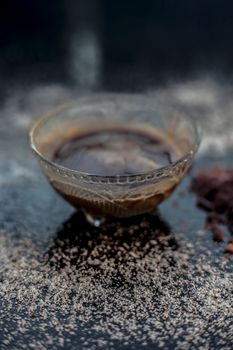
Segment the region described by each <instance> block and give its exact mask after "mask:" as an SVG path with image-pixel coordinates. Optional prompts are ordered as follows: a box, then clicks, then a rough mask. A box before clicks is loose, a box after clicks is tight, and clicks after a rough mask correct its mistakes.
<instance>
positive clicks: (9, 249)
mask: <svg viewBox="0 0 233 350" xmlns="http://www.w3.org/2000/svg"><path fill="white" fill-rule="evenodd" d="M76 94H77V91H71V90H69V89H68V88H65V87H62V86H59V85H58V86H53V85H51V86H41V87H37V88H36V87H35V88H31V87H30V91H28V92H26V91H25V90H24V89H21V87H20V89H19V90H18V91H17V90H16V91H15V92H13V91H11V95H10V97H9V98H7V99H6V101H5V103H4V105H3V106H2V107H1V108H2V109H1V112H2V116H3V117H2V118H3V122H2V124H1V128H0V136H1V137H0V149H1V150H5V152H0V160H1V162H0V207H1V211H0V349H1V350H2V349H3V350H6V349H7V350H8V349H12V350H20V349H36V350H44V349H51V350H53V349H69V350H80V349H84V350H85V349H88V350H89V349H91V350H92V349H93V350H94V349H101V348H103V349H143V348H145V349H151V350H152V349H153V350H154V349H160V348H161V349H185V350H186V349H224V350H225V349H226V350H227V349H229V350H231V349H232V348H233V272H232V261H233V256H232V255H230V254H229V253H225V249H226V246H225V243H224V242H223V243H221V242H214V241H213V240H212V236H211V233H210V232H209V231H208V230H203V229H202V228H203V224H204V222H205V213H204V212H203V211H202V210H199V209H198V208H196V206H195V202H196V197H195V194H193V193H190V192H189V187H190V181H191V177H192V175H191V176H188V177H187V178H186V179H185V180H184V181H183V182H182V184H181V186H180V187H179V189H178V190H177V191H176V192H175V193H174V195H173V196H172V198H170V199H169V200H168V201H166V202H164V204H162V205H161V206H160V208H159V210H160V214H158V213H155V214H154V215H151V216H143V217H140V218H133V219H131V220H127V221H123V222H121V224H120V223H106V224H105V225H104V226H103V227H101V228H100V229H94V228H91V227H90V226H89V225H88V224H87V223H86V222H85V220H84V219H83V217H82V215H81V214H80V213H76V214H74V213H73V211H72V209H71V208H69V207H68V206H67V205H66V204H65V203H64V202H63V201H62V200H61V199H59V197H58V196H57V195H56V194H55V193H53V191H52V189H51V188H50V186H49V185H48V184H47V182H46V181H45V179H43V177H42V175H41V173H40V171H39V168H38V167H37V166H36V162H35V161H34V160H33V158H32V156H31V154H30V151H29V149H28V145H27V141H26V137H25V135H26V133H27V127H28V124H30V122H31V120H32V116H33V115H38V114H39V113H40V112H42V111H43V110H44V111H45V110H47V109H48V108H50V107H51V106H52V105H55V104H57V103H58V102H59V101H64V100H66V99H68V98H72V97H74V96H76ZM151 96H153V98H154V99H155V100H156V101H157V103H158V111H160V107H161V111H163V109H164V108H166V106H167V104H168V101H169V104H170V107H171V108H172V109H173V107H174V108H175V109H178V110H181V111H182V112H184V113H186V112H190V110H191V111H192V114H193V115H194V117H195V118H196V119H197V120H199V121H200V122H203V129H204V130H205V131H208V132H206V135H205V137H204V141H203V143H202V147H201V149H200V152H199V160H198V161H197V162H196V165H195V166H194V171H197V172H198V171H199V170H200V169H201V168H204V167H208V166H209V165H211V164H210V163H213V165H215V164H216V163H217V164H219V163H221V164H223V163H227V164H226V165H228V163H230V162H231V161H232V146H233V139H232V130H233V129H232V121H233V119H232V110H233V104H232V99H231V96H232V87H231V86H227V85H224V84H223V82H222V81H221V82H217V81H214V80H211V79H199V80H198V79H197V80H196V81H190V82H186V83H177V84H175V83H174V84H170V85H168V86H167V87H164V88H161V89H157V90H156V92H151ZM164 106H165V107H164ZM170 107H169V108H170ZM4 118H6V119H4ZM4 120H5V121H7V122H5V123H4ZM15 145H17V152H16V151H15ZM210 147H213V149H214V152H213V151H212V149H211V151H209V148H210ZM221 164H220V165H221ZM63 222H64V224H61V223H63ZM219 240H220V239H219ZM220 241H221V240H220ZM230 248H231V247H230V246H229V249H230ZM232 249H233V248H232Z"/></svg>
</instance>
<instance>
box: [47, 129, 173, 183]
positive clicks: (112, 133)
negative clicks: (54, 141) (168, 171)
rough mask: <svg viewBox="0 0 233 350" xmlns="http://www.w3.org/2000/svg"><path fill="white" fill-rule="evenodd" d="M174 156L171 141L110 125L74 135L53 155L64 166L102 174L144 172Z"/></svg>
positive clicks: (166, 163) (165, 162) (169, 162)
mask: <svg viewBox="0 0 233 350" xmlns="http://www.w3.org/2000/svg"><path fill="white" fill-rule="evenodd" d="M175 158H176V156H175V151H174V149H173V147H172V146H171V144H170V143H168V142H166V141H165V140H164V139H163V138H160V137H158V135H156V134H155V135H153V134H152V133H150V134H149V133H147V132H143V131H142V132H140V131H138V130H135V131H134V130H132V129H131V130H124V129H123V130H120V129H119V130H118V129H114V128H113V129H108V130H102V131H91V132H89V133H85V134H84V133H83V134H80V135H77V136H76V137H75V138H72V139H71V140H68V141H66V142H64V143H63V144H62V145H61V146H60V147H59V148H58V149H57V150H56V152H55V153H54V155H53V161H54V162H56V163H58V164H60V165H62V166H64V167H66V168H69V169H72V170H78V171H81V172H85V173H89V174H95V175H105V176H106V175H108V176H111V175H113V176H114V175H132V174H135V173H142V172H148V171H151V170H155V169H158V168H161V167H163V166H166V165H168V164H171V163H172V161H174V160H175Z"/></svg>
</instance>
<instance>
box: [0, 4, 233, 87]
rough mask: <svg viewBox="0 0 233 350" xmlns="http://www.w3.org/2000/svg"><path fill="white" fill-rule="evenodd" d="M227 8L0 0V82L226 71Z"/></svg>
mask: <svg viewBox="0 0 233 350" xmlns="http://www.w3.org/2000/svg"><path fill="white" fill-rule="evenodd" d="M232 10H233V4H232V2H231V1H227V0H221V1H220V0H204V1H203V0H202V1H201V0H190V1H187V0H180V1H174V0H169V1H164V0H163V1H162V0H160V1H158V0H157V1H156V0H117V1H111V0H85V1H81V0H76V1H72V0H49V1H48V0H40V1H30V0H7V1H6V0H3V1H1V5H0V75H1V81H2V83H1V85H2V86H4V87H5V88H6V87H8V88H10V87H11V86H12V85H15V84H18V83H19V84H22V82H23V83H24V85H26V86H27V85H30V84H33V83H35V82H51V81H52V82H62V83H64V84H74V85H75V86H79V87H81V88H89V89H93V90H96V89H105V90H106V89H108V90H118V89H126V90H131V89H132V90H141V89H144V88H148V87H151V86H155V85H156V84H161V83H164V82H166V81H167V80H171V79H177V78H178V79H185V78H186V77H187V76H190V75H192V76H193V75H195V74H200V73H201V74H203V72H204V73H206V72H211V74H217V75H223V76H227V77H231V75H232V65H231V62H232V59H233V45H232V37H233V26H232ZM3 90H4V89H3Z"/></svg>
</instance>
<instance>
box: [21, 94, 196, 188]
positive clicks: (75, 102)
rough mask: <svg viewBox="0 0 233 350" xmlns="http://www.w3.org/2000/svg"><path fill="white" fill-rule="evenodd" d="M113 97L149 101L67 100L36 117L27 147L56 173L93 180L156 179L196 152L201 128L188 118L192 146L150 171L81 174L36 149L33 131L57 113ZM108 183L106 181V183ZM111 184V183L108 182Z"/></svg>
mask: <svg viewBox="0 0 233 350" xmlns="http://www.w3.org/2000/svg"><path fill="white" fill-rule="evenodd" d="M114 97H119V98H120V97H124V98H127V97H128V98H134V99H136V98H143V99H145V100H148V101H149V100H151V98H152V97H151V96H150V95H146V94H133V93H132V94H130V93H92V94H90V95H87V96H80V97H79V98H76V99H73V100H69V101H68V102H65V103H61V104H59V105H57V106H55V107H53V108H51V109H49V110H48V111H47V112H45V113H43V114H42V115H40V116H39V117H37V118H36V119H35V120H34V121H33V122H32V124H31V127H30V128H29V133H28V136H29V145H30V147H31V149H32V151H33V152H34V154H35V155H36V156H37V157H38V158H39V159H41V160H42V161H44V162H45V163H46V164H47V165H49V166H50V167H52V168H55V169H56V170H57V171H58V172H65V173H66V174H67V175H68V174H72V175H76V176H79V177H86V178H89V177H90V178H93V177H94V178H95V179H96V180H101V179H105V180H107V179H110V180H113V179H116V180H117V179H119V178H121V179H125V180H126V179H131V178H135V177H145V176H152V177H153V178H154V177H156V175H161V173H163V172H167V171H169V170H171V168H173V167H175V166H176V165H178V164H180V163H183V162H184V161H185V160H186V159H187V158H188V157H189V156H192V157H193V156H194V155H195V153H196V152H197V150H198V148H199V146H200V143H201V136H202V132H201V128H200V126H199V124H197V122H196V121H194V120H193V119H191V118H190V117H189V116H187V115H186V116H185V117H183V118H185V120H188V121H189V123H190V124H191V125H192V127H193V130H194V133H195V142H194V144H193V145H192V146H191V147H190V148H189V149H188V151H187V152H186V153H185V155H183V156H182V157H180V158H178V159H176V160H175V161H174V162H172V163H171V164H168V165H166V166H163V167H160V168H156V169H153V170H150V171H146V172H137V173H134V174H129V175H99V174H94V173H87V172H83V171H79V170H74V169H70V168H67V167H64V166H62V165H60V164H58V163H56V162H54V161H52V160H50V159H48V158H47V157H45V156H44V155H43V154H42V153H41V152H40V151H39V150H38V149H37V147H36V145H35V142H34V137H35V131H36V129H37V128H38V127H39V126H40V125H42V124H43V123H45V122H46V121H47V120H48V119H50V118H52V117H55V116H56V114H57V113H59V112H62V111H63V110H66V109H69V108H72V107H74V106H78V104H79V103H80V104H82V103H85V101H94V99H97V101H98V100H99V99H101V98H102V99H104V100H110V101H111V98H114ZM106 182H108V181H106ZM110 182H111V181H110Z"/></svg>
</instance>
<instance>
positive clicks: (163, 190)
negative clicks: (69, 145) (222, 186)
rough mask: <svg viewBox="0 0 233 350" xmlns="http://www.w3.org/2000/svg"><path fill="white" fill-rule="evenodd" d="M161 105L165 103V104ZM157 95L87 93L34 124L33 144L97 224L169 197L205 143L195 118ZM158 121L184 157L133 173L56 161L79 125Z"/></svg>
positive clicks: (63, 191)
mask: <svg viewBox="0 0 233 350" xmlns="http://www.w3.org/2000/svg"><path fill="white" fill-rule="evenodd" d="M160 109H161V108H160ZM160 109H159V108H158V106H157V105H156V102H155V101H154V99H153V98H152V97H148V96H146V95H134V94H132V95H130V94H104V95H91V96H89V97H82V98H80V99H78V100H77V101H74V102H70V103H67V104H64V105H62V106H59V107H58V108H55V109H53V110H51V111H49V112H48V113H46V114H45V115H44V116H42V117H41V118H40V119H39V120H37V121H36V122H35V123H34V125H33V126H32V128H31V130H30V134H29V137H30V145H31V148H32V150H33V151H34V153H35V154H36V156H37V158H38V160H39V164H40V166H41V168H42V170H43V172H44V174H45V175H46V176H47V177H48V180H49V182H50V184H51V185H52V186H53V187H54V189H55V190H56V191H57V192H58V193H59V194H60V195H61V196H62V197H63V198H65V199H66V200H67V201H68V202H69V203H70V204H71V205H73V206H74V207H75V208H78V209H81V210H83V212H84V213H85V215H86V218H87V220H88V221H89V222H91V223H92V224H94V225H95V226H98V225H100V223H101V222H102V221H103V220H104V219H105V218H106V217H118V218H122V217H130V216H134V215H139V214H143V213H147V212H151V211H153V210H154V208H155V207H156V206H157V205H158V204H159V203H161V202H162V201H163V200H164V199H166V198H167V197H168V196H169V195H170V194H171V193H172V191H173V190H174V189H175V188H176V186H177V185H178V184H179V183H180V181H181V180H182V178H183V177H184V175H185V174H186V172H187V170H188V169H189V168H190V166H191V163H192V160H193V157H194V155H195V153H196V151H197V149H198V146H199V143H200V133H199V130H198V128H197V127H196V125H195V123H194V122H193V120H191V119H189V118H188V117H187V116H185V115H182V114H180V113H176V112H175V111H172V112H169V111H167V112H163V113H162V114H161V112H160V113H159V110H160ZM122 123H124V125H126V126H127V125H128V126H129V127H130V126H133V127H138V128H139V129H143V128H147V129H148V126H149V127H150V126H153V127H156V128H157V129H158V130H159V131H160V132H161V134H163V135H164V136H165V137H167V138H168V139H169V140H172V142H173V144H175V145H176V146H177V150H178V151H177V152H178V153H177V154H179V156H178V158H177V159H176V160H175V161H174V162H173V163H172V164H169V165H168V166H165V167H162V168H159V169H154V170H151V171H149V172H146V173H145V172H141V173H136V174H133V175H116V176H101V175H96V174H88V173H84V172H80V171H76V170H72V169H68V168H65V167H63V166H61V165H59V164H56V163H55V162H54V161H53V160H52V159H53V154H54V152H55V151H56V150H57V149H58V147H59V146H60V145H61V144H63V143H64V142H65V141H66V140H68V139H70V138H71V137H72V135H73V136H74V135H75V134H76V133H77V130H80V129H83V130H85V129H86V128H87V129H88V126H90V125H92V126H95V127H96V128H99V129H100V130H101V128H102V126H103V125H110V126H114V125H122Z"/></svg>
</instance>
